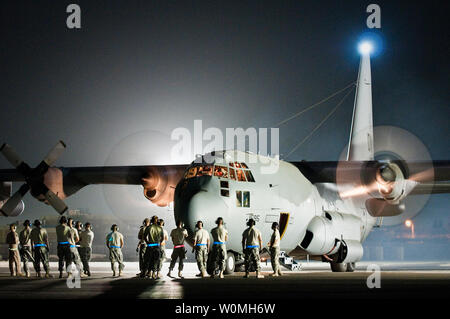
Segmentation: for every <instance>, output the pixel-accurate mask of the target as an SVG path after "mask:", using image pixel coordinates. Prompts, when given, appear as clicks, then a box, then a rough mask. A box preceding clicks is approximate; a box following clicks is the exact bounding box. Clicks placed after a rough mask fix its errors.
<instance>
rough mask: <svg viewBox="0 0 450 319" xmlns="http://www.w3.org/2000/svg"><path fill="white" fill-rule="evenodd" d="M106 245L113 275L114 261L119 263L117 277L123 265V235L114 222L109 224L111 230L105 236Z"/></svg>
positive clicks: (114, 270) (114, 271) (114, 272)
mask: <svg viewBox="0 0 450 319" xmlns="http://www.w3.org/2000/svg"><path fill="white" fill-rule="evenodd" d="M106 246H107V247H108V248H109V260H110V261H111V269H112V271H113V277H115V276H116V269H115V267H114V266H115V263H116V262H117V263H118V264H119V277H120V276H122V271H123V268H124V267H125V265H124V264H123V254H122V247H123V235H122V234H121V233H119V227H117V225H116V224H114V225H112V226H111V232H110V233H109V234H108V235H107V236H106Z"/></svg>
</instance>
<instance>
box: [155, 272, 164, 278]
mask: <svg viewBox="0 0 450 319" xmlns="http://www.w3.org/2000/svg"><path fill="white" fill-rule="evenodd" d="M156 277H157V278H158V279H162V277H163V275H162V274H161V273H160V272H159V271H158V272H157V273H156Z"/></svg>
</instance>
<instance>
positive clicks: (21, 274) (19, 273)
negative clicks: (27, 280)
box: [17, 272, 25, 277]
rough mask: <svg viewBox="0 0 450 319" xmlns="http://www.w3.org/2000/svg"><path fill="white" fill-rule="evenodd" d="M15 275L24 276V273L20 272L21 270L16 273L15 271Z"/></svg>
mask: <svg viewBox="0 0 450 319" xmlns="http://www.w3.org/2000/svg"><path fill="white" fill-rule="evenodd" d="M17 276H18V277H25V275H24V274H23V273H21V272H18V273H17Z"/></svg>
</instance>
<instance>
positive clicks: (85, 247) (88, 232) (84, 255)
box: [80, 223, 94, 277]
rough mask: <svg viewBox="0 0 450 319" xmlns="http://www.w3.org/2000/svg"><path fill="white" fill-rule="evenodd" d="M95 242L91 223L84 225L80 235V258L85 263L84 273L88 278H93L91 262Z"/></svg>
mask: <svg viewBox="0 0 450 319" xmlns="http://www.w3.org/2000/svg"><path fill="white" fill-rule="evenodd" d="M93 241H94V232H93V231H92V226H91V223H86V224H85V225H84V230H83V231H82V232H81V233H80V258H81V262H82V263H83V272H84V274H85V275H87V276H89V277H90V276H91V269H90V267H89V262H90V261H91V256H92V242H93Z"/></svg>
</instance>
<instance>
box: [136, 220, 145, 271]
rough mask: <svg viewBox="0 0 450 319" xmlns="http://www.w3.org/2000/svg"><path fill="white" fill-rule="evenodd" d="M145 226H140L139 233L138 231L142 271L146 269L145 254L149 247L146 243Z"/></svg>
mask: <svg viewBox="0 0 450 319" xmlns="http://www.w3.org/2000/svg"><path fill="white" fill-rule="evenodd" d="M145 228H147V227H146V226H141V228H139V233H138V239H139V248H138V249H139V270H140V271H142V269H144V256H145V249H146V248H147V245H146V244H145V241H144V231H145Z"/></svg>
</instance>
